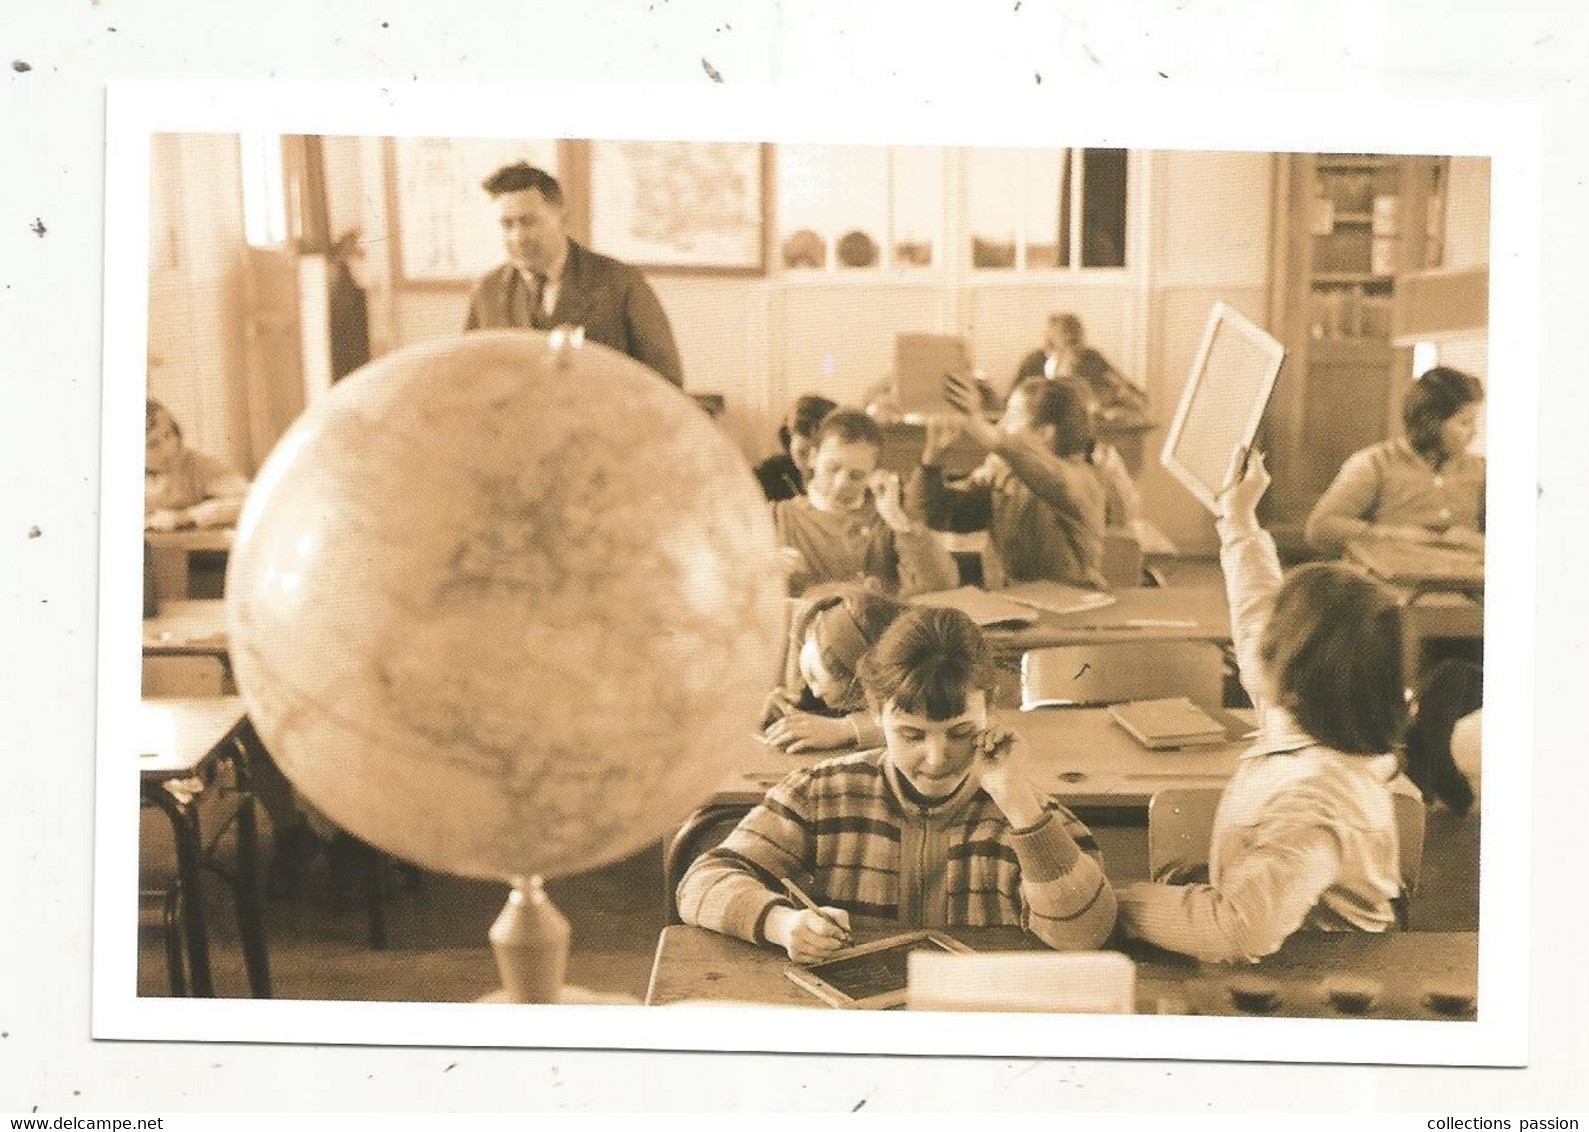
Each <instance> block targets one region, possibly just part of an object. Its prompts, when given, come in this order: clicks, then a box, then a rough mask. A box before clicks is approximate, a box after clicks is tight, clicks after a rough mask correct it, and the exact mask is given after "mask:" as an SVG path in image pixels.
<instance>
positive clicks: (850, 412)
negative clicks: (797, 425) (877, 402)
mask: <svg viewBox="0 0 1589 1132" xmlns="http://www.w3.org/2000/svg"><path fill="white" fill-rule="evenodd" d="M830 436H836V437H838V438H839V440H840V441H841V442H843V443H845V444H870V445H871V446H872V447H873V448H876V449H877V450H878V451H879V452H881V451H882V450H883V430H882V429H881V428H879V427H878V424H877V422H876V421H874V420H873V419H872V418H871V417H869V416H867V415H866V414H865V413H863V412H861V410H859V409H834V410H833V411H832V412H831V413H829V414H828V415H827V416H825V417H823V418H822V423H821V424H820V425H818V426H817V434H816V436H814V437H813V438H812V443H814V444H815V445H816V446H817V447H818V448H820V447H822V445H823V444H824V443H825V442H826V441H827V439H828V437H830Z"/></svg>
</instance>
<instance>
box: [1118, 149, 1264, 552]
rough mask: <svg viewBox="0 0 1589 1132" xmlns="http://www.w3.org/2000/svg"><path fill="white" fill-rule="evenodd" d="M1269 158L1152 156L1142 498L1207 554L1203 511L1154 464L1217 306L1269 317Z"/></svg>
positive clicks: (1213, 543)
mask: <svg viewBox="0 0 1589 1132" xmlns="http://www.w3.org/2000/svg"><path fill="white" fill-rule="evenodd" d="M1274 160H1275V159H1274V157H1273V156H1272V155H1270V154H1266V153H1198V152H1164V153H1156V154H1154V169H1153V192H1154V203H1153V210H1152V211H1153V215H1154V216H1155V218H1156V219H1155V222H1154V225H1153V246H1152V250H1151V252H1150V260H1149V264H1150V269H1149V273H1148V279H1147V293H1148V332H1147V348H1148V365H1147V367H1146V373H1147V377H1148V395H1149V397H1150V399H1151V404H1152V405H1153V410H1152V412H1153V416H1154V419H1155V420H1157V421H1158V422H1159V425H1160V427H1159V428H1157V429H1155V430H1154V431H1153V432H1152V433H1151V434H1150V435H1149V436H1148V438H1147V444H1148V451H1149V454H1150V456H1149V460H1148V462H1147V467H1146V468H1145V469H1144V473H1143V476H1142V481H1141V488H1142V503H1143V510H1144V512H1145V513H1146V515H1147V518H1148V519H1149V520H1151V521H1152V522H1153V523H1155V524H1156V525H1158V527H1159V528H1160V529H1161V530H1163V531H1164V533H1165V534H1167V535H1168V536H1169V537H1170V539H1171V541H1172V542H1174V543H1175V544H1176V545H1177V546H1178V547H1180V549H1181V550H1183V551H1189V552H1199V553H1208V552H1212V551H1213V550H1215V549H1216V548H1217V546H1218V540H1217V538H1216V537H1215V535H1214V527H1213V520H1212V518H1211V517H1210V516H1209V514H1208V512H1207V511H1206V510H1205V509H1204V508H1203V506H1202V505H1201V504H1200V503H1198V502H1197V501H1196V500H1194V499H1193V498H1192V497H1191V495H1189V494H1188V493H1187V491H1186V489H1185V488H1183V487H1182V486H1181V485H1180V483H1179V482H1178V481H1176V480H1175V479H1173V478H1172V477H1171V476H1170V475H1169V473H1167V472H1166V471H1164V469H1163V468H1161V467H1160V466H1159V463H1158V451H1159V448H1160V447H1162V445H1163V443H1164V435H1165V431H1166V429H1167V426H1168V424H1169V422H1170V418H1171V417H1172V416H1173V415H1174V412H1175V407H1176V405H1177V404H1178V403H1179V401H1180V397H1181V391H1182V389H1183V388H1184V387H1185V385H1186V378H1187V375H1188V373H1189V372H1190V370H1191V367H1192V362H1193V360H1194V358H1195V357H1196V355H1197V347H1198V344H1199V343H1200V342H1201V341H1202V337H1203V329H1204V327H1205V326H1206V325H1207V322H1208V314H1209V311H1210V310H1211V309H1212V308H1213V305H1214V303H1215V302H1216V301H1220V300H1223V301H1224V302H1226V303H1229V304H1230V305H1231V306H1233V307H1235V308H1236V309H1237V310H1239V311H1241V313H1242V314H1244V315H1246V316H1247V317H1248V318H1250V319H1252V320H1253V321H1254V322H1256V323H1257V324H1258V325H1259V326H1264V325H1266V324H1267V321H1268V307H1269V289H1270V279H1269V271H1270V247H1271V242H1272V241H1271V231H1270V227H1271V221H1270V210H1271V199H1272V197H1273V192H1274Z"/></svg>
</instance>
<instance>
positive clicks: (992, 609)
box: [910, 586, 1037, 629]
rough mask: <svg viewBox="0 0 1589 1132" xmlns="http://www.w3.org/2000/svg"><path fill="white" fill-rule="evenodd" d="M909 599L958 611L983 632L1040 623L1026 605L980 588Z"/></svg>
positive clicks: (962, 587)
mask: <svg viewBox="0 0 1589 1132" xmlns="http://www.w3.org/2000/svg"><path fill="white" fill-rule="evenodd" d="M910 600H911V601H912V602H913V603H915V604H916V605H936V606H943V607H946V608H949V609H958V610H959V611H960V612H961V613H964V614H965V615H966V616H967V617H969V618H971V620H973V621H975V622H976V623H977V624H978V625H980V626H982V627H983V628H984V629H992V628H1001V629H1014V628H1020V627H1022V626H1026V625H1035V624H1037V614H1036V613H1034V612H1032V610H1031V609H1029V608H1028V607H1027V606H1025V605H1020V604H1017V603H1016V602H1013V601H1011V600H1010V599H1009V598H1007V597H1004V596H1003V595H1002V594H992V593H989V592H988V591H987V590H984V589H978V588H977V587H976V586H961V587H960V588H959V589H956V590H939V591H937V592H936V593H930V594H917V595H916V596H915V597H913V598H911V599H910Z"/></svg>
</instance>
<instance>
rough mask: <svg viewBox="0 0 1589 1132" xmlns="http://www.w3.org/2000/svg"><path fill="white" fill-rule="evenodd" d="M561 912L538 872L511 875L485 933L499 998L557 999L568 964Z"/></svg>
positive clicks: (567, 931) (565, 925) (565, 926)
mask: <svg viewBox="0 0 1589 1132" xmlns="http://www.w3.org/2000/svg"><path fill="white" fill-rule="evenodd" d="M571 934H572V933H571V931H570V929H569V926H568V920H567V918H566V917H565V916H564V915H563V914H562V913H561V912H559V911H558V910H557V905H555V904H553V903H552V900H551V898H550V897H549V896H547V895H546V886H545V885H544V884H543V883H542V881H541V878H540V877H539V876H532V877H529V878H525V877H514V878H513V891H512V892H510V893H508V900H507V903H506V904H504V905H503V906H502V911H501V913H499V914H498V916H497V918H496V922H495V923H493V924H492V925H491V931H490V932H489V934H488V938H489V939H490V940H491V950H492V952H493V953H494V954H495V955H496V959H497V974H498V975H500V976H501V978H502V990H501V993H500V997H497V996H493V998H494V1000H495V1001H499V1002H561V1001H562V1000H563V975H564V973H565V972H566V971H567V969H568V940H569V936H570V935H571Z"/></svg>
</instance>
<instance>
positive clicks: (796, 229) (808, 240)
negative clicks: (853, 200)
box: [776, 145, 830, 270]
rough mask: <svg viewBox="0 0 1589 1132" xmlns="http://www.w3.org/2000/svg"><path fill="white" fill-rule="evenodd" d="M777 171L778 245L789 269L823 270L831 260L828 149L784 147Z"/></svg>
mask: <svg viewBox="0 0 1589 1132" xmlns="http://www.w3.org/2000/svg"><path fill="white" fill-rule="evenodd" d="M776 165H777V169H778V244H779V247H780V248H781V249H782V260H783V266H784V267H785V268H788V269H794V270H799V269H802V268H817V269H821V268H823V267H826V266H827V258H828V252H827V248H828V238H827V230H828V215H827V206H828V199H829V198H828V181H829V179H830V177H829V173H830V171H829V168H828V147H827V146H821V145H781V146H779V147H778V153H777V158H776Z"/></svg>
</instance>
